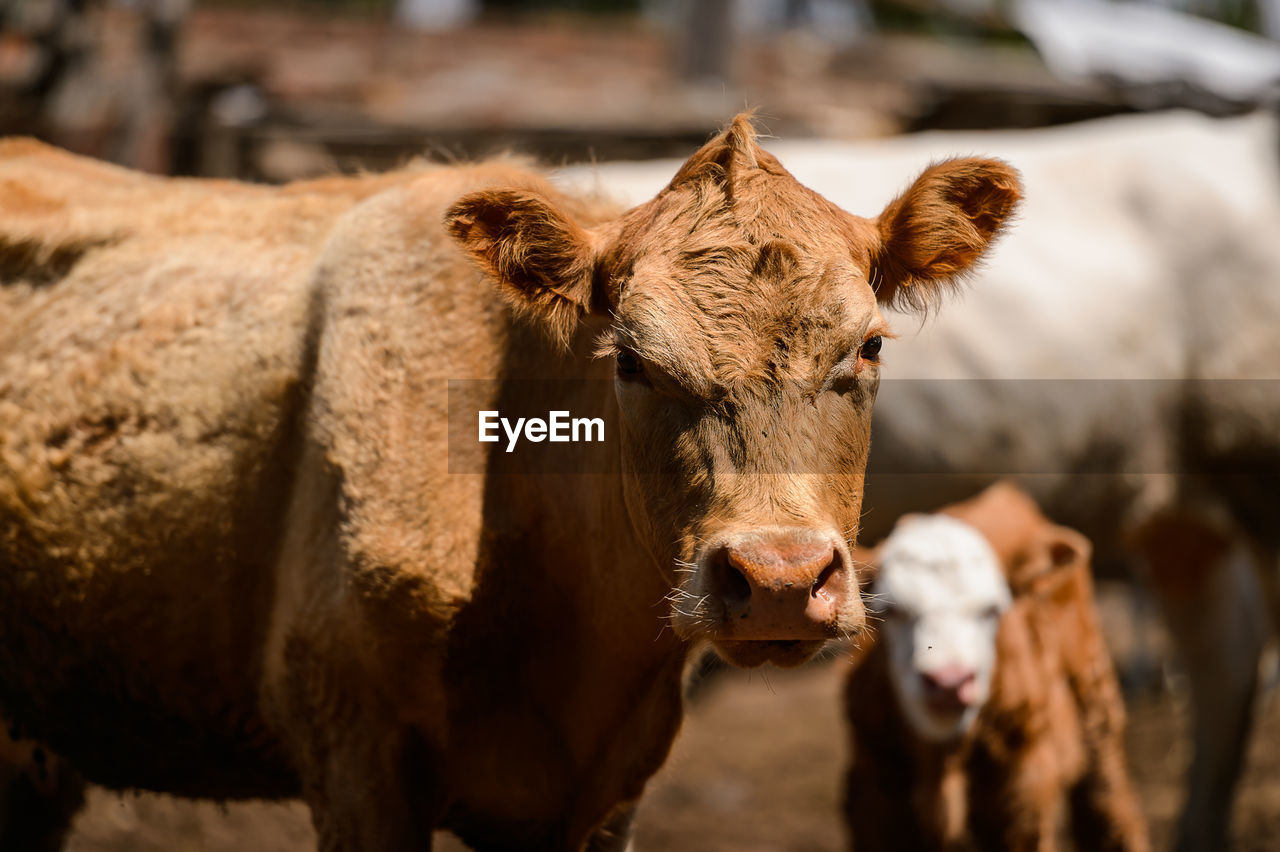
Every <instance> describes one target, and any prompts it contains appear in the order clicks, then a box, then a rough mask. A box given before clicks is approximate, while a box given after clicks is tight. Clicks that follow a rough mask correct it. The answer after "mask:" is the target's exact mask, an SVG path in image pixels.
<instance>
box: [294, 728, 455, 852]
mask: <svg viewBox="0 0 1280 852" xmlns="http://www.w3.org/2000/svg"><path fill="white" fill-rule="evenodd" d="M347 734H348V735H347V736H344V737H342V738H341V740H340V741H339V742H336V743H331V744H330V748H329V749H328V750H327V752H326V753H324V754H321V755H317V759H316V760H315V762H314V764H313V766H312V767H311V770H310V771H309V772H308V773H307V775H306V777H304V780H303V787H304V789H303V795H304V797H305V798H306V801H307V804H308V805H309V806H310V807H311V817H312V822H313V823H314V824H315V828H316V834H317V835H318V837H319V844H318V845H319V849H320V850H321V852H381V851H382V850H387V852H422V850H429V849H431V832H432V829H433V827H434V824H435V822H436V818H437V816H438V806H437V805H438V801H439V798H438V796H437V790H436V788H435V785H434V783H433V768H434V766H435V765H436V761H435V758H434V755H433V754H432V753H431V752H430V750H428V749H426V748H425V746H424V745H423V744H422V741H421V739H420V738H419V737H418V735H417V734H416V733H414V732H413V731H411V730H407V731H391V730H388V729H386V728H383V729H381V730H379V729H378V728H377V726H376V725H373V724H369V723H367V722H365V723H361V722H355V723H354V724H353V725H352V727H351V729H349V731H348V732H347Z"/></svg>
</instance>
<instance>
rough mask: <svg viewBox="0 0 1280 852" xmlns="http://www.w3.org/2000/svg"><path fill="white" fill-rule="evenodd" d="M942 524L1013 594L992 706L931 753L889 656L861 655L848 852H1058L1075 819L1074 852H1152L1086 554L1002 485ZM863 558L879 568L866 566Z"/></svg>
mask: <svg viewBox="0 0 1280 852" xmlns="http://www.w3.org/2000/svg"><path fill="white" fill-rule="evenodd" d="M943 511H944V512H945V513H946V514H951V515H955V516H956V517H959V518H960V519H961V520H964V521H966V522H968V523H970V524H972V525H973V526H975V527H977V528H978V530H979V531H980V532H982V533H983V535H984V536H986V537H987V539H988V541H989V542H990V543H991V545H992V547H993V549H994V550H995V551H996V553H997V555H998V556H999V557H1000V558H1001V561H1002V563H1003V564H1004V566H1005V568H1006V572H1007V575H1008V577H1009V582H1010V587H1011V589H1012V590H1013V592H1014V603H1013V606H1012V607H1011V608H1010V609H1009V610H1008V611H1007V612H1006V613H1005V615H1004V616H1003V618H1002V621H1001V624H1000V628H999V633H998V635H997V640H996V642H997V646H996V647H997V651H996V653H997V658H996V669H995V674H994V678H993V681H992V688H991V695H990V697H989V698H988V700H987V703H986V704H985V705H984V706H983V707H982V710H981V711H980V713H979V715H978V718H977V720H976V722H975V723H974V725H973V727H972V728H971V729H970V730H969V731H968V732H967V733H966V734H965V735H964V737H963V738H961V739H960V740H959V741H956V742H953V743H949V744H944V745H936V744H931V743H926V742H924V741H922V740H921V739H919V738H918V737H917V736H916V735H915V733H914V732H913V731H912V730H911V728H910V726H909V724H908V722H907V721H906V719H905V718H904V717H903V716H902V714H901V712H900V711H899V710H898V708H897V698H896V697H895V693H894V691H893V689H892V687H891V685H890V683H889V673H888V670H887V664H888V661H887V654H886V653H885V652H884V648H883V646H881V645H879V644H878V643H877V644H872V645H871V646H869V647H868V648H867V649H866V650H865V651H864V652H863V653H862V655H861V656H860V658H859V659H858V661H857V664H856V667H855V668H854V670H853V672H852V673H851V675H850V678H849V682H848V686H847V689H846V714H847V717H848V719H849V722H850V725H851V727H852V737H853V755H854V757H853V762H852V764H851V766H850V769H849V773H848V778H847V787H846V817H847V820H848V825H849V829H850V833H851V837H852V843H853V847H854V848H857V849H858V850H875V849H967V848H980V849H1042V850H1043V849H1053V848H1057V838H1058V830H1059V825H1060V824H1061V822H1062V820H1063V819H1064V818H1065V817H1067V816H1068V815H1069V818H1070V827H1071V834H1072V837H1073V839H1074V841H1075V845H1076V848H1077V849H1082V850H1086V849H1087V850H1094V849H1127V850H1144V849H1147V848H1149V841H1148V839H1147V832H1146V826H1145V824H1144V822H1143V819H1142V815H1141V813H1140V811H1139V809H1138V805H1137V799H1136V797H1135V795H1134V792H1133V789H1132V785H1131V782H1130V780H1129V777H1128V773H1127V770H1126V768H1125V761H1124V744H1123V729H1124V704H1123V701H1122V698H1121V696H1120V691H1119V687H1118V685H1117V683H1116V679H1115V674H1114V672H1113V670H1112V667H1111V661H1110V658H1109V657H1108V655H1107V651H1106V648H1105V646H1104V645H1103V642H1102V634H1101V631H1100V628H1099V626H1098V616H1097V613H1096V611H1095V609H1094V606H1093V583H1092V579H1091V577H1090V572H1089V565H1088V557H1089V546H1088V542H1087V541H1086V540H1085V539H1084V538H1083V537H1082V536H1080V535H1079V534H1078V533H1076V532H1074V531H1073V530H1068V529H1066V528H1063V527H1058V526H1055V525H1053V524H1051V523H1049V522H1048V521H1046V520H1045V519H1044V517H1043V516H1042V515H1041V514H1040V512H1039V510H1038V508H1037V507H1036V506H1035V504H1034V503H1033V502H1032V501H1031V499H1030V498H1029V497H1028V496H1027V495H1026V494H1025V493H1023V492H1022V491H1020V490H1018V489H1017V488H1016V487H1014V486H1012V485H1008V484H1003V483H1001V484H997V485H994V486H992V487H991V488H989V489H987V490H986V491H984V492H982V493H981V494H980V495H978V496H977V497H974V498H972V499H970V500H968V501H965V502H964V503H960V504H956V505H954V506H951V507H948V508H947V509H944V510H943ZM861 556H862V558H863V559H864V560H865V561H866V562H868V563H871V564H872V565H874V559H875V557H874V554H873V553H872V552H870V551H863V552H862V554H861ZM872 570H874V569H872Z"/></svg>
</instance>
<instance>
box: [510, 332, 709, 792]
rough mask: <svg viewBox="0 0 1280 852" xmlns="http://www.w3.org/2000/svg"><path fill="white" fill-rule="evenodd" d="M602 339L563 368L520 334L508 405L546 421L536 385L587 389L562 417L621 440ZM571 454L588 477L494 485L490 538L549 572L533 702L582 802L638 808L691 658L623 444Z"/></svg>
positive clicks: (581, 346) (675, 721)
mask: <svg viewBox="0 0 1280 852" xmlns="http://www.w3.org/2000/svg"><path fill="white" fill-rule="evenodd" d="M598 333H599V331H598V330H595V329H589V328H588V329H584V330H583V332H582V333H581V334H580V335H579V339H578V340H577V341H575V344H574V347H573V351H572V352H571V353H569V354H566V355H561V354H557V353H555V352H554V351H552V350H550V348H549V347H548V346H547V344H546V342H545V340H544V339H542V338H541V337H538V336H536V335H533V332H531V331H528V330H522V329H520V328H519V327H517V328H516V329H513V334H512V338H511V343H512V345H511V347H510V348H509V350H508V353H509V356H510V358H511V359H512V360H511V362H509V363H512V364H515V365H519V366H518V372H516V375H515V376H512V375H511V374H510V373H508V379H507V383H508V384H509V385H512V387H510V388H509V389H507V390H505V391H504V394H503V395H504V396H506V397H507V398H512V397H511V394H515V395H516V396H518V397H519V396H523V399H522V400H521V401H522V402H528V403H534V404H536V405H541V406H543V407H544V408H545V407H546V406H547V404H548V403H549V402H551V400H547V399H545V398H543V399H538V400H535V399H534V398H535V397H536V396H537V395H538V394H545V393H546V385H545V384H540V382H539V380H541V379H555V380H558V379H562V378H563V377H565V376H574V377H585V378H586V381H577V380H576V379H575V380H574V381H571V382H567V383H564V384H558V385H557V386H556V389H557V391H558V392H559V393H562V394H563V396H559V397H558V398H557V399H556V400H554V403H555V406H556V407H558V408H562V409H568V410H569V411H571V412H572V414H573V416H574V417H601V418H603V419H604V420H605V423H606V429H617V428H618V424H619V419H618V409H617V400H616V397H615V394H614V390H613V380H612V379H613V366H612V363H611V362H608V361H602V360H600V359H596V358H594V357H592V355H591V352H592V348H593V347H594V341H595V337H596V336H597V335H598ZM530 335H533V336H532V337H531V336H530ZM530 378H532V379H534V381H528V379H530ZM574 449H575V453H580V456H579V457H578V458H579V459H580V461H581V467H580V469H579V470H578V471H574V472H570V473H565V472H560V471H553V472H539V473H522V474H517V475H511V476H505V475H500V476H498V477H497V478H495V479H494V480H493V481H492V482H491V486H490V487H494V486H500V487H501V488H502V489H503V494H502V499H501V500H500V501H496V500H494V501H489V504H490V506H491V507H493V506H495V505H498V504H500V505H501V506H502V510H501V512H500V513H499V514H497V515H494V516H492V517H490V519H489V521H488V522H487V523H486V526H487V527H488V528H489V529H490V530H492V531H494V532H496V533H497V534H498V535H502V534H503V532H502V531H504V530H519V533H518V534H516V533H514V532H513V533H512V536H513V543H515V542H514V539H515V538H517V537H518V543H515V546H518V547H519V548H521V549H522V550H523V553H524V554H525V555H526V556H525V558H537V560H538V571H539V572H544V574H543V575H542V576H540V577H539V582H538V585H539V586H540V587H542V588H541V590H540V592H539V595H538V599H537V600H529V601H527V602H526V603H524V604H523V606H525V607H527V608H528V614H527V618H519V619H516V621H517V622H523V623H526V624H529V625H531V626H532V625H537V626H538V629H539V631H540V632H541V631H552V632H554V633H555V634H556V635H555V636H554V637H551V638H548V637H546V635H545V634H544V635H543V636H541V637H539V638H538V639H537V642H536V644H537V647H538V649H539V652H540V653H538V654H528V655H524V660H525V662H524V663H523V665H524V666H526V667H527V673H528V674H529V675H531V677H528V678H524V679H523V680H524V681H525V682H526V683H532V684H538V685H540V686H545V687H546V690H545V691H546V694H545V695H543V696H533V695H530V696H528V698H529V699H530V700H531V701H538V702H539V703H544V704H545V707H543V708H542V709H543V710H544V711H545V713H544V714H542V715H543V716H544V718H545V719H546V720H547V724H548V725H549V726H551V727H552V728H555V729H557V733H556V734H555V736H556V737H557V739H559V740H560V747H562V748H564V749H566V750H567V751H568V752H569V756H570V757H571V760H570V761H568V764H567V766H566V768H569V767H572V770H571V771H573V773H574V775H575V776H576V778H575V779H574V780H571V781H569V783H570V784H573V785H575V786H576V790H575V793H574V795H575V796H582V797H586V798H592V799H594V798H597V797H600V798H601V799H602V800H603V799H608V798H610V796H621V797H623V798H630V797H633V796H635V795H638V794H639V791H640V789H641V786H642V784H643V781H644V780H645V778H647V777H648V775H649V774H651V773H652V772H654V771H656V770H657V768H658V766H660V765H661V762H662V760H664V759H665V757H666V754H667V751H668V749H669V747H670V743H671V740H672V739H673V738H674V736H675V731H676V729H677V728H678V726H679V722H680V715H681V710H680V704H681V702H680V680H681V677H680V675H681V671H682V667H683V664H684V660H685V656H686V654H687V650H688V649H687V644H686V643H684V642H683V641H681V640H678V639H677V638H676V637H675V636H674V635H673V634H672V632H671V630H670V627H669V626H668V624H667V620H666V618H665V615H666V613H667V611H668V610H667V604H666V602H665V601H664V598H665V597H666V595H667V594H668V592H669V591H670V586H669V584H668V583H667V582H666V581H665V580H664V579H663V576H662V572H661V571H660V570H659V567H658V565H657V564H656V563H655V562H654V558H653V556H652V555H651V552H650V551H649V549H648V548H647V547H646V546H645V544H644V543H643V542H642V540H641V537H640V536H639V535H638V534H637V531H636V530H635V528H634V526H633V524H632V523H631V521H630V519H629V516H628V514H627V511H626V507H625V504H624V498H623V487H622V477H621V475H620V473H619V471H620V465H619V461H620V459H619V458H617V454H618V453H619V442H618V441H617V440H616V439H613V440H606V441H605V442H603V443H582V444H577V445H574ZM584 471H585V472H584ZM503 514H505V515H506V518H505V519H504V518H503V517H501V515H503ZM508 525H509V526H508ZM549 614H553V615H554V617H550V616H549ZM524 646H525V647H529V644H528V637H526V639H525V641H524ZM620 755H621V756H622V757H625V759H624V760H621V763H622V764H624V765H627V767H628V768H627V770H626V771H625V772H621V773H620V772H619V771H618V770H616V769H610V768H609V767H610V765H611V764H615V765H616V764H618V763H619V761H620ZM606 777H607V778H608V779H609V780H602V779H603V778H606ZM602 784H603V785H604V787H601V785H602ZM615 786H616V787H617V789H615V790H612V791H611V792H610V793H608V794H606V793H605V790H604V788H612V787H615ZM595 788H600V789H595Z"/></svg>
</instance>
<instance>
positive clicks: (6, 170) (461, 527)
mask: <svg viewBox="0 0 1280 852" xmlns="http://www.w3.org/2000/svg"><path fill="white" fill-rule="evenodd" d="M0 185H2V186H3V191H0V260H2V261H3V265H2V267H0V268H2V270H3V275H4V278H3V280H4V286H3V288H0V317H3V319H2V320H0V465H3V466H2V467H0V706H2V707H3V713H4V714H5V715H6V716H8V717H9V718H10V719H12V720H13V721H15V722H17V723H19V724H20V725H21V726H22V728H23V730H24V731H26V732H28V733H30V734H31V735H32V736H33V737H35V738H36V739H37V740H39V741H41V742H43V743H45V744H47V745H48V746H49V747H51V748H52V749H53V750H54V751H56V752H57V753H58V754H60V755H61V756H63V757H64V758H65V759H67V760H68V761H69V762H70V764H71V765H73V766H75V767H76V768H77V769H79V770H80V771H82V772H83V773H84V774H85V775H86V776H87V777H88V778H89V779H90V780H92V781H96V782H98V783H101V784H106V785H109V786H115V787H134V786H136V787H144V788H149V789H155V790H167V791H172V792H176V793H179V794H182V795H187V796H202V797H221V798H241V797H285V796H302V797H303V798H304V799H305V800H306V801H307V802H308V803H309V804H310V806H311V810H312V813H313V816H314V820H315V824H316V828H317V830H318V833H319V836H320V842H321V846H322V847H323V848H324V849H326V850H355V849H379V850H381V849H410V848H425V847H427V846H429V845H430V842H431V831H432V830H433V829H447V830H451V831H453V832H455V833H457V834H458V835H459V836H461V837H462V839H463V840H465V841H466V842H467V843H469V844H472V845H474V846H478V847H484V848H512V847H520V848H548V849H579V848H583V847H584V846H587V845H588V844H589V845H591V846H592V848H608V847H610V846H616V845H619V844H620V843H625V838H626V835H627V823H628V820H629V813H630V809H631V805H632V804H633V803H634V802H635V801H636V799H637V798H638V797H639V796H640V794H641V791H642V790H643V788H644V784H645V781H646V780H647V779H648V778H649V777H650V776H651V775H652V774H653V772H654V771H655V770H656V769H657V768H658V767H659V766H660V765H661V763H662V762H663V760H664V759H665V757H666V754H667V751H668V749H669V747H670V745H671V742H672V739H673V738H674V736H675V734H676V731H677V729H678V727H679V724H680V718H681V703H680V678H681V670H682V667H683V665H684V662H685V659H686V657H687V654H688V650H689V648H690V647H691V645H692V644H693V643H694V642H695V641H698V640H709V641H710V642H712V643H713V644H714V645H715V647H716V648H717V649H718V650H719V651H720V653H721V654H722V655H724V656H725V657H726V658H727V659H729V660H730V661H732V662H734V663H737V664H740V665H755V664H759V663H762V662H765V661H773V662H776V663H782V664H796V663H799V662H801V661H803V660H805V659H808V658H809V657H810V656H812V655H813V654H814V653H815V652H817V651H818V650H819V649H820V648H821V647H822V646H823V644H824V643H825V642H826V641H827V640H828V639H830V638H832V637H836V636H840V635H846V634H852V633H856V632H857V631H859V630H860V629H861V627H862V625H863V608H862V603H861V600H860V597H859V595H858V592H857V585H856V582H855V581H854V578H853V572H852V571H851V570H850V565H851V562H850V557H849V547H848V543H847V540H846V537H847V536H850V535H852V534H853V533H854V532H855V531H856V528H857V525H858V514H859V509H860V495H861V491H862V473H863V469H864V465H865V461H866V453H867V440H868V423H869V419H870V412H871V406H872V402H873V399H874V396H875V391H876V387H877V385H878V380H879V366H878V351H879V346H880V342H881V338H882V336H883V335H884V333H885V325H884V320H883V319H882V317H881V316H880V313H879V310H878V309H877V301H880V302H883V301H886V300H895V299H896V300H898V301H906V302H918V301H921V300H927V299H928V297H929V295H930V294H932V293H935V292H937V291H938V290H939V289H940V288H941V287H943V286H945V285H946V284H947V283H948V282H949V281H951V280H953V279H954V277H955V276H957V275H960V274H963V273H964V272H966V271H967V270H968V269H969V268H970V267H971V266H972V264H973V263H974V262H975V261H976V260H977V259H978V258H979V257H980V256H981V255H982V253H983V252H984V251H985V249H986V247H987V245H988V243H989V242H990V240H991V239H992V238H993V237H994V236H995V235H996V233H997V232H998V231H999V229H1000V227H1001V226H1002V224H1003V222H1004V221H1005V219H1006V218H1007V217H1008V216H1009V214H1010V212H1011V211H1012V209H1013V207H1014V206H1015V204H1016V202H1017V200H1018V197H1019V183H1018V178H1017V175H1016V173H1015V172H1014V171H1013V170H1012V169H1010V168H1009V167H1008V166H1006V165H1004V164H1003V163H999V162H995V161H988V160H975V159H969V160H955V161H948V162H944V163H940V164H937V165H935V166H932V167H931V168H929V169H928V170H927V171H926V172H925V173H924V174H923V175H922V176H921V177H920V178H919V179H918V180H917V181H916V182H915V183H914V184H913V185H912V186H911V187H910V188H909V189H908V190H907V191H906V193H904V194H903V195H902V196H901V197H900V198H898V199H897V200H896V201H894V202H893V203H892V204H891V205H890V206H889V207H888V208H887V210H886V211H885V212H884V213H882V214H881V216H880V217H879V218H878V219H874V220H867V219H862V218H858V217H855V216H851V215H849V214H847V213H845V212H843V211H841V210H839V209H838V208H836V207H835V206H833V205H832V204H830V203H829V202H827V201H825V200H824V199H823V198H821V197H820V196H818V195H817V194H816V193H813V192H812V191H810V190H808V189H806V188H804V187H802V186H801V185H799V184H798V183H797V182H796V181H795V180H794V179H793V178H792V177H791V176H790V175H789V174H788V173H787V172H786V171H785V170H784V169H783V168H782V166H781V165H779V163H778V162H777V160H776V159H774V158H773V157H772V156H770V155H769V154H768V153H766V152H765V151H763V150H762V149H761V148H760V147H759V146H758V145H757V143H756V141H755V137H754V133H753V132H752V129H751V126H750V123H749V122H748V121H747V120H746V119H745V118H739V119H737V120H735V121H734V122H733V124H732V125H731V127H730V128H729V129H728V130H727V131H726V132H724V133H722V134H720V135H718V136H717V137H715V138H714V139H713V140H712V141H710V142H709V143H708V144H707V145H706V146H704V147H703V148H702V149H700V150H699V151H698V152H697V153H695V154H694V155H693V157H692V158H691V159H690V160H689V161H688V162H687V163H686V164H685V166H684V167H683V168H682V169H681V170H680V171H679V172H678V173H677V174H676V176H675V177H674V179H673V180H672V181H671V183H670V185H669V186H668V187H667V188H666V189H665V190H664V191H662V192H661V193H660V194H659V195H658V196H657V197H656V198H654V199H653V200H651V201H650V202H648V203H646V204H643V205H641V206H639V207H637V208H635V209H632V210H630V211H627V212H625V213H619V212H617V211H615V210H613V209H611V208H608V207H606V206H604V205H602V204H600V203H597V202H593V201H590V200H584V199H581V198H573V197H568V196H565V195H562V194H561V193H559V192H557V191H556V190H555V189H554V188H553V187H552V186H551V185H550V184H549V183H547V182H546V181H545V180H544V179H542V178H541V177H539V176H538V175H537V174H535V173H533V172H531V171H530V170H528V169H526V168H524V167H522V166H520V165H518V164H514V163H510V162H497V163H488V164H482V165H473V166H461V167H456V168H434V169H433V168H421V167H420V168H411V169H407V170H404V171H400V172H396V173H393V174H388V175H384V176H380V177H361V178H352V179H330V180H324V181H317V182H311V183H301V184H295V185H291V186H288V187H285V188H282V189H271V188H262V187H251V186H244V185H239V184H234V183H225V182H199V181H166V180H160V179H155V178H147V177H143V176H140V175H137V174H132V173H129V172H126V171H123V170H119V169H116V168H112V167H107V166H102V165H99V164H95V163H91V162H88V161H85V160H81V159H77V158H74V157H71V156H67V155H65V154H61V153H59V152H57V151H53V150H50V149H48V148H45V147H42V146H39V145H36V144H34V143H30V142H12V143H9V144H8V145H7V146H6V147H4V148H2V149H0ZM477 267H478V268H477ZM496 291H498V292H496ZM499 292H500V293H501V294H502V296H503V297H505V298H500V297H499ZM504 302H505V304H504ZM508 305H509V306H511V307H513V308H514V312H513V311H512V310H510V309H509V308H508ZM513 313H514V314H515V315H519V316H523V318H524V319H525V320H526V321H525V322H514V321H513V320H512V316H513ZM566 377H567V378H573V379H578V380H584V381H578V382H576V383H574V384H572V385H570V386H569V389H568V390H566V391H564V394H565V395H564V398H563V399H556V400H554V401H553V402H552V403H551V404H550V405H548V400H547V399H546V396H545V394H546V385H545V384H544V383H543V382H542V381H537V382H534V381H527V380H531V379H537V380H545V379H564V378H566ZM449 379H483V380H487V381H478V382H476V381H473V382H469V383H463V384H466V390H465V393H464V392H462V391H461V390H460V391H459V395H458V397H457V398H455V397H453V395H451V394H450V392H449V384H450V383H449V382H448V380H449ZM585 380H591V381H585ZM539 406H540V407H541V408H542V410H547V409H555V408H564V409H568V410H570V411H571V412H572V413H573V415H574V416H575V417H586V418H599V419H601V420H603V421H604V422H605V424H607V429H608V430H609V433H610V434H611V435H614V436H615V438H614V440H611V441H605V442H600V443H589V444H581V445H580V446H578V447H577V449H578V450H579V451H580V452H578V453H577V454H576V455H575V458H576V459H578V460H579V461H580V462H581V463H582V470H581V471H576V472H574V473H572V474H570V473H566V472H564V471H559V470H550V471H548V470H530V468H528V467H520V466H519V465H518V464H517V463H516V461H515V460H516V459H517V458H519V457H520V454H508V453H506V452H504V448H503V447H502V446H501V445H492V446H488V447H484V448H483V449H484V450H486V452H484V453H483V454H478V455H477V454H472V455H473V456H476V457H478V458H479V459H480V461H479V462H477V466H476V467H474V468H470V467H465V466H464V467H461V468H459V469H457V470H454V471H453V472H451V470H450V460H451V459H452V458H453V457H454V455H455V453H456V454H457V455H458V457H459V458H463V457H465V456H466V454H465V453H463V452H462V450H463V449H465V447H462V446H459V445H455V443H454V440H456V441H458V442H461V441H462V439H461V438H457V437H456V435H455V436H454V439H451V437H450V429H449V416H448V410H449V409H450V407H453V408H455V409H456V410H461V411H462V412H463V414H465V415H466V417H467V418H468V419H467V423H468V424H469V425H468V430H470V431H467V430H464V431H466V432H467V434H468V435H470V436H475V435H476V432H475V431H474V424H475V423H476V419H475V418H476V417H477V415H478V412H479V411H480V410H498V411H503V410H518V409H522V408H523V409H528V408H531V407H539ZM455 413H456V411H455ZM471 449H475V446H474V445H473V446H472V447H471ZM525 457H526V458H527V454H526V456H525ZM583 471H585V472H583ZM668 627H669V628H670V629H666V628H668Z"/></svg>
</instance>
